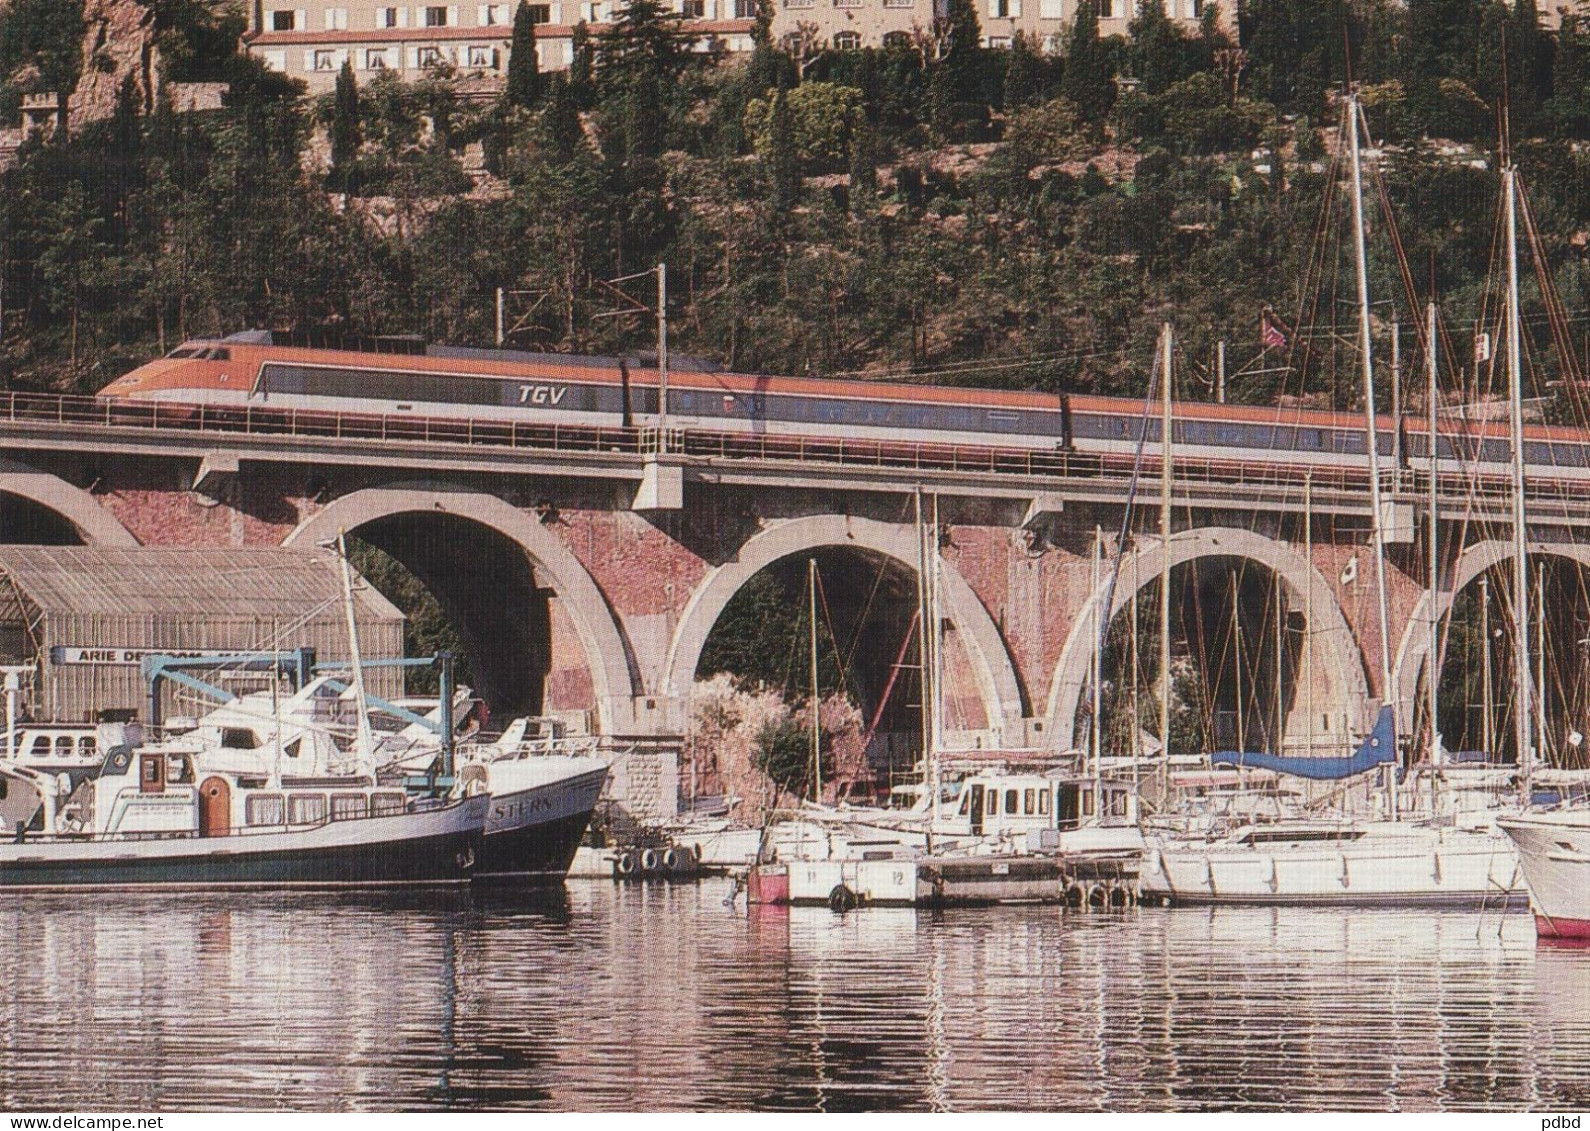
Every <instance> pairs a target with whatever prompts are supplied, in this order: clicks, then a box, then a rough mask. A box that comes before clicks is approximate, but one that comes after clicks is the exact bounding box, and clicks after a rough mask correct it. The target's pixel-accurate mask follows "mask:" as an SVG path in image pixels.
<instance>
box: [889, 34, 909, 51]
mask: <svg viewBox="0 0 1590 1131" xmlns="http://www.w3.org/2000/svg"><path fill="white" fill-rule="evenodd" d="M883 49H884V50H885V51H909V50H911V33H910V32H908V31H891V32H890V33H889V34H888V35H886V36H884V37H883Z"/></svg>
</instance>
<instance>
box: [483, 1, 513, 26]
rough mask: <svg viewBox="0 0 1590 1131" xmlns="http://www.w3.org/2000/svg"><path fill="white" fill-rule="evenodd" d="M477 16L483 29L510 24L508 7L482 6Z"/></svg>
mask: <svg viewBox="0 0 1590 1131" xmlns="http://www.w3.org/2000/svg"><path fill="white" fill-rule="evenodd" d="M477 14H478V15H479V17H480V18H479V20H478V21H477V22H478V23H479V24H480V26H481V27H502V26H503V25H504V24H506V23H507V22H508V5H506V4H482V5H481V6H480V11H479V12H478V13H477Z"/></svg>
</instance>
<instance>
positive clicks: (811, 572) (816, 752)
mask: <svg viewBox="0 0 1590 1131" xmlns="http://www.w3.org/2000/svg"><path fill="white" fill-rule="evenodd" d="M806 592H807V601H808V604H809V605H810V606H811V609H810V613H811V621H812V633H811V649H812V710H811V714H812V803H813V804H814V805H815V804H818V803H820V802H821V801H822V799H823V732H822V717H821V715H820V714H819V713H818V702H817V559H816V558H807V559H806Z"/></svg>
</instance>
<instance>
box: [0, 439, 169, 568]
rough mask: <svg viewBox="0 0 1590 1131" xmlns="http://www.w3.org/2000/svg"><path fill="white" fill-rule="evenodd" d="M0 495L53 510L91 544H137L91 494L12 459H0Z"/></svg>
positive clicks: (124, 545) (136, 540)
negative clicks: (12, 496)
mask: <svg viewBox="0 0 1590 1131" xmlns="http://www.w3.org/2000/svg"><path fill="white" fill-rule="evenodd" d="M0 494H5V495H15V496H17V497H18V498H21V499H27V500H28V501H29V502H33V503H37V504H38V505H39V506H41V507H45V508H47V509H48V510H52V511H54V512H55V513H56V514H58V515H60V516H61V517H62V518H64V519H66V521H68V522H70V523H71V524H72V526H73V527H75V528H76V530H77V533H78V534H79V535H80V536H81V537H82V539H83V541H84V543H85V544H87V545H90V546H120V547H128V546H136V545H138V539H136V538H134V537H133V536H132V533H131V532H130V531H129V530H128V529H127V528H126V527H125V526H123V525H122V524H121V522H120V521H118V520H117V518H116V516H115V515H113V514H111V513H110V512H109V511H108V510H106V509H105V508H104V507H102V506H100V505H99V503H98V501H96V500H95V498H94V496H93V495H90V494H89V493H88V492H87V491H85V490H83V489H82V488H81V487H74V486H72V484H70V483H68V482H67V481H66V480H64V479H62V478H60V477H59V476H55V475H50V474H48V473H46V472H43V471H38V470H36V469H34V468H31V467H28V466H27V465H26V464H21V463H15V462H13V461H11V460H0Z"/></svg>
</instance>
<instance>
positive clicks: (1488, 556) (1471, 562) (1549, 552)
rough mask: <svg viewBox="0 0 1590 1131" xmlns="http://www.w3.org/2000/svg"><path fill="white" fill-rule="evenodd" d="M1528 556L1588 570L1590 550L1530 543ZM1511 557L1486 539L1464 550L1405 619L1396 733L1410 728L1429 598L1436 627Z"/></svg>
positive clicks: (1502, 544)
mask: <svg viewBox="0 0 1590 1131" xmlns="http://www.w3.org/2000/svg"><path fill="white" fill-rule="evenodd" d="M1528 552H1529V553H1530V555H1532V556H1544V557H1554V558H1565V559H1567V560H1568V561H1571V562H1576V563H1578V564H1579V565H1581V566H1583V567H1585V568H1586V569H1590V546H1581V545H1578V544H1576V543H1573V542H1535V541H1531V542H1529V543H1528ZM1512 556H1513V544H1512V542H1510V541H1501V540H1499V539H1488V540H1486V541H1484V542H1475V543H1474V544H1473V545H1470V546H1465V547H1463V550H1462V551H1461V552H1460V553H1459V554H1458V556H1457V561H1456V562H1455V563H1454V564H1453V568H1452V571H1451V577H1450V578H1448V579H1445V581H1444V583H1443V585H1442V587H1441V589H1440V591H1439V592H1438V593H1435V594H1431V593H1430V592H1429V591H1428V590H1426V591H1425V592H1424V593H1422V594H1421V595H1420V597H1419V602H1418V604H1416V605H1415V606H1414V607H1413V612H1412V614H1411V615H1410V616H1409V617H1408V626H1407V628H1405V629H1404V630H1403V633H1402V642H1401V644H1400V645H1399V646H1398V648H1397V657H1396V662H1395V664H1394V665H1393V676H1394V682H1395V684H1396V688H1397V726H1398V727H1399V728H1400V729H1402V730H1404V731H1406V730H1407V729H1408V728H1409V727H1411V726H1412V725H1413V707H1414V702H1415V699H1416V697H1417V696H1418V695H1419V694H1420V692H1419V673H1420V672H1421V671H1423V670H1424V665H1425V662H1426V660H1428V658H1429V654H1430V627H1429V626H1430V614H1431V611H1432V610H1431V602H1432V597H1433V598H1434V612H1435V614H1436V617H1437V620H1436V624H1438V625H1439V624H1440V623H1441V622H1442V621H1444V620H1445V619H1446V618H1447V615H1448V614H1449V613H1451V611H1452V605H1453V602H1455V601H1456V600H1457V596H1458V594H1459V593H1461V592H1463V590H1464V589H1466V588H1468V586H1469V585H1470V584H1472V583H1473V582H1474V580H1475V579H1476V578H1478V577H1479V576H1480V574H1482V573H1484V572H1485V571H1486V570H1488V569H1492V568H1494V567H1495V566H1499V565H1501V564H1502V563H1503V562H1506V561H1510V560H1511V559H1512Z"/></svg>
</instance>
